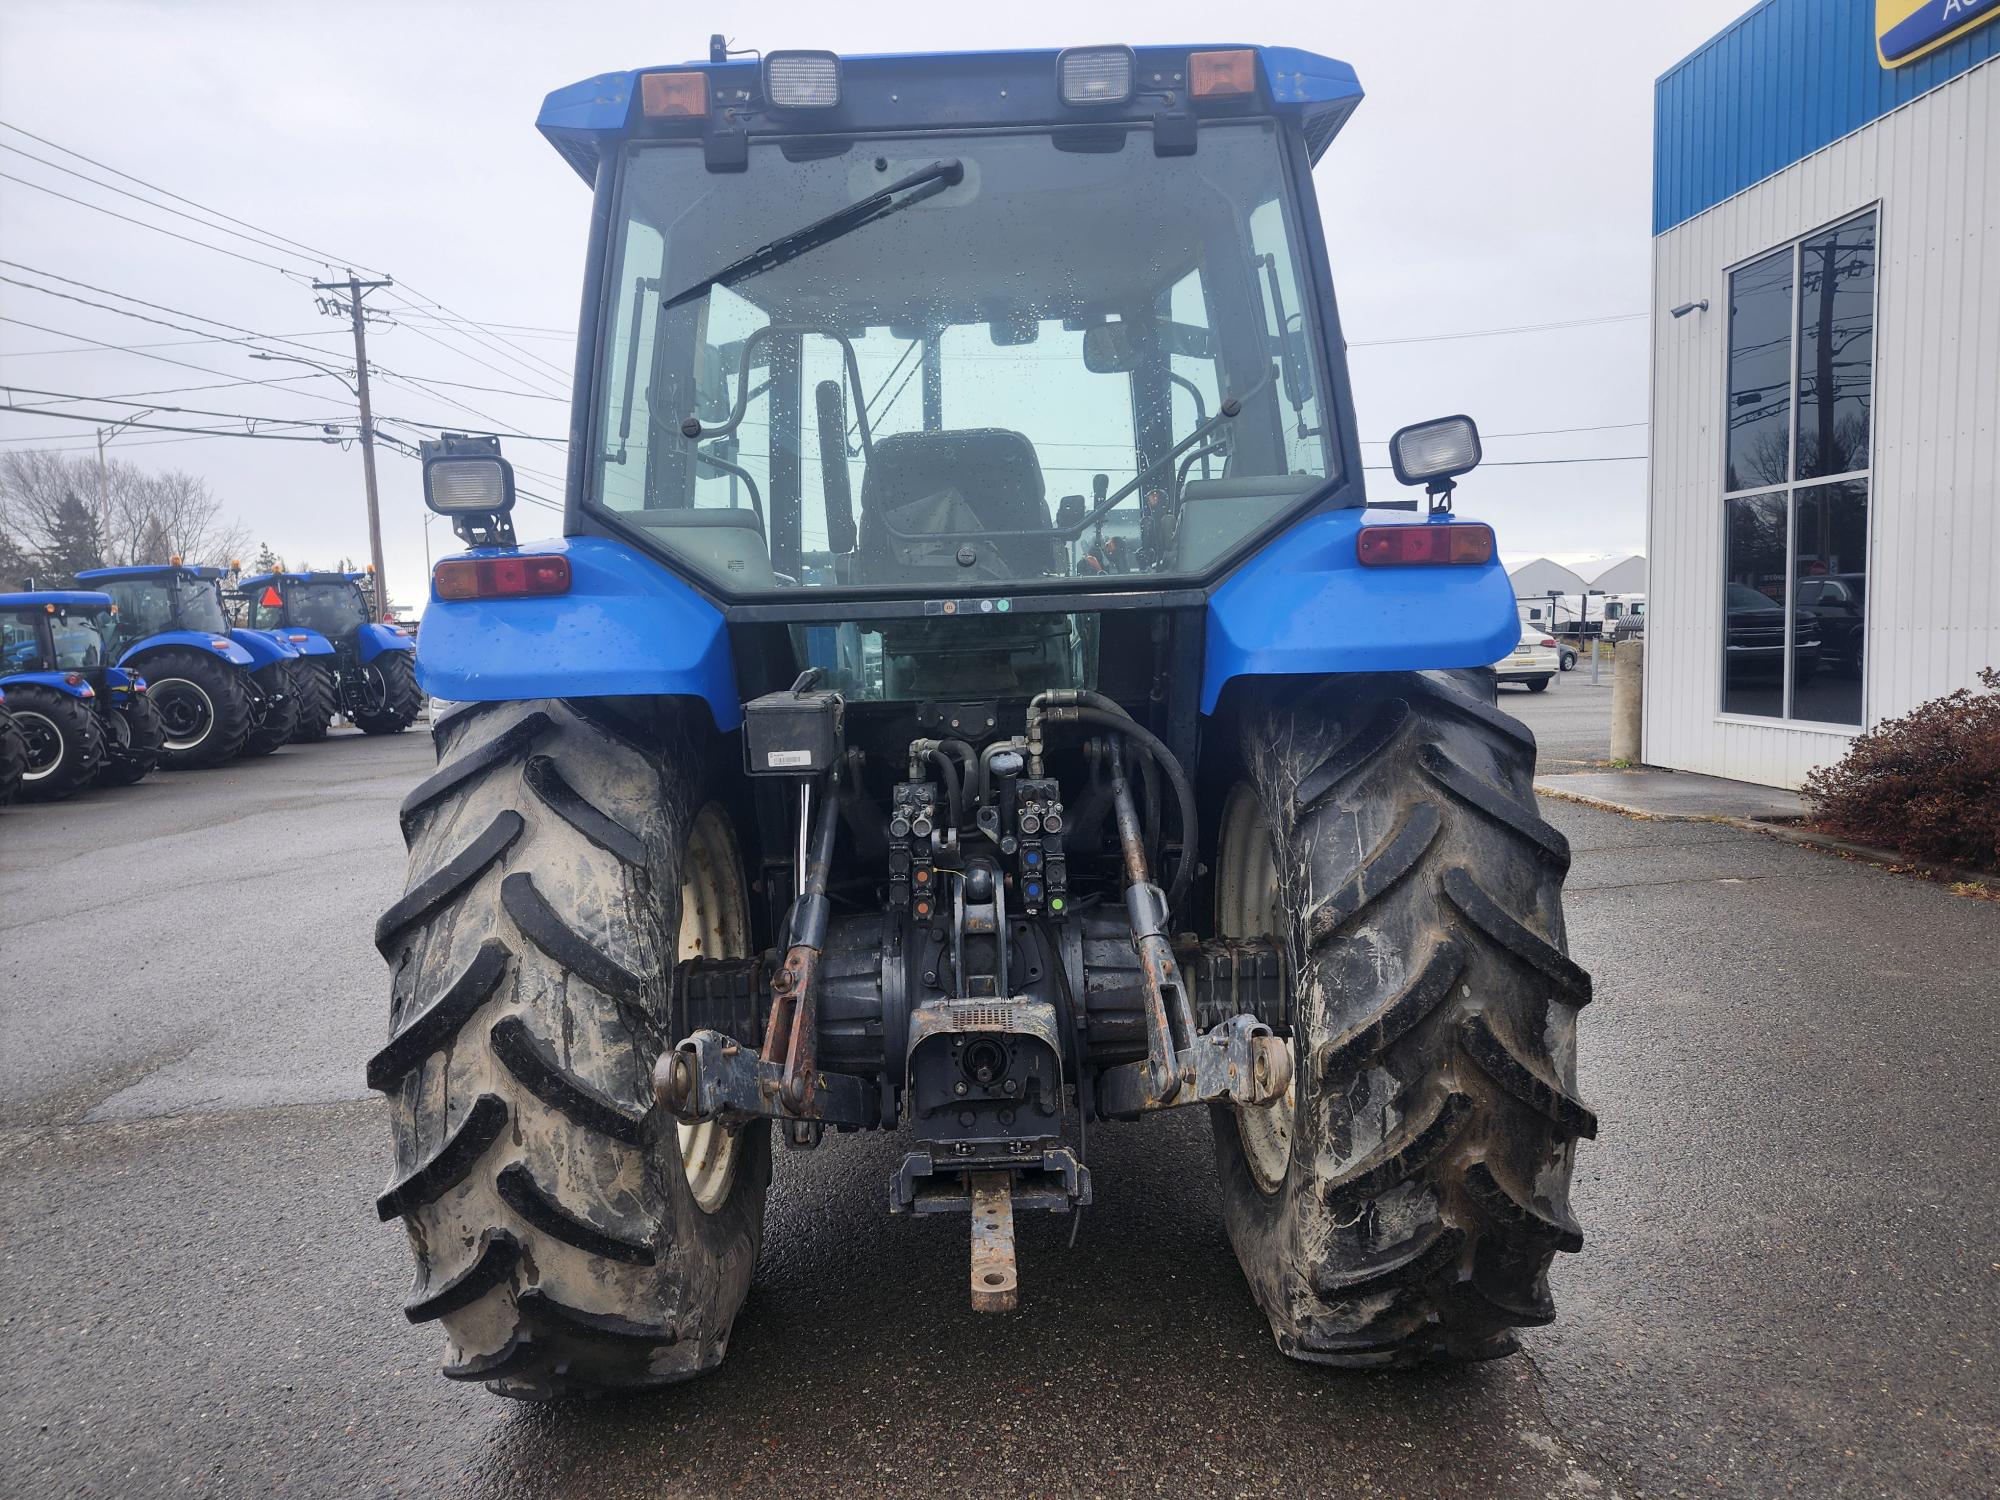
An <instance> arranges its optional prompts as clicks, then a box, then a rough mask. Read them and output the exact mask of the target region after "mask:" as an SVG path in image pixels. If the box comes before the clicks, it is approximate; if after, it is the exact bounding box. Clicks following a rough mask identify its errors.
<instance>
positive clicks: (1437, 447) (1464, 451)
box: [1389, 416, 1480, 494]
mask: <svg viewBox="0 0 2000 1500" xmlns="http://www.w3.org/2000/svg"><path fill="white" fill-rule="evenodd" d="M1479 458H1480V450H1479V427H1478V425H1477V424H1476V423H1475V422H1474V421H1473V420H1472V418H1470V417H1465V416H1458V417H1438V418H1436V419H1435V420H1434V421H1429V422H1417V423H1414V424H1412V425H1411V426H1408V427H1405V428H1403V429H1402V430H1401V431H1400V432H1398V433H1396V434H1395V436H1393V437H1391V438H1390V439H1389V463H1390V465H1391V466H1392V467H1393V468H1394V469H1395V471H1396V478H1397V480H1398V481H1400V482H1401V483H1403V484H1421V485H1423V486H1425V487H1426V488H1427V489H1429V490H1430V491H1431V492H1432V493H1433V494H1438V493H1442V492H1444V491H1447V490H1449V489H1450V488H1451V482H1452V481H1453V480H1454V479H1457V478H1458V477H1459V476H1460V475H1461V474H1469V473H1471V472H1472V471H1473V470H1474V469H1476V468H1478V467H1479Z"/></svg>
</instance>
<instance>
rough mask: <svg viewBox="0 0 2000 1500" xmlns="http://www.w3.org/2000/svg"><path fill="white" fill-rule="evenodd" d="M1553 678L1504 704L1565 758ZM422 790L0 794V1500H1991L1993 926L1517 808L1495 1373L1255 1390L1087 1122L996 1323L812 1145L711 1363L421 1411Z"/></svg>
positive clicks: (1792, 862)
mask: <svg viewBox="0 0 2000 1500" xmlns="http://www.w3.org/2000/svg"><path fill="white" fill-rule="evenodd" d="M1568 686H1569V680H1565V681H1563V682H1559V683H1558V684H1557V685H1556V686H1555V687H1554V688H1552V689H1551V691H1550V692H1549V693H1546V694H1541V695H1536V696H1535V697H1534V698H1532V699H1530V698H1529V696H1528V695H1526V694H1524V693H1507V694H1505V695H1504V697H1503V704H1504V706H1505V707H1507V708H1508V709H1509V710H1510V711H1514V712H1517V713H1519V714H1520V715H1521V716H1522V717H1523V718H1525V719H1527V720H1528V721H1529V722H1531V723H1535V722H1537V721H1538V719H1539V718H1541V717H1543V716H1545V715H1547V716H1550V717H1551V718H1553V716H1554V714H1555V712H1556V711H1558V710H1560V712H1561V714H1562V715H1565V716H1566V717H1565V718H1564V719H1563V721H1562V723H1561V724H1552V727H1554V728H1555V729H1556V731H1557V735H1558V736H1561V735H1564V734H1568V735H1570V736H1571V737H1572V738H1574V739H1577V740H1579V741H1581V739H1582V737H1583V736H1584V734H1585V733H1586V732H1587V725H1586V726H1585V727H1584V728H1576V727H1574V725H1575V724H1581V723H1583V720H1584V719H1585V718H1586V717H1587V712H1586V710H1585V709H1584V708H1583V707H1582V706H1581V699H1582V695H1581V694H1575V695H1572V694H1569V693H1567V692H1566V691H1565V690H1566V689H1567V688H1568ZM1605 701H1606V702H1607V704H1608V693H1606V695H1605ZM1572 721H1574V723H1572ZM1564 725H1569V726H1570V727H1567V728H1565V727H1563V726H1564ZM1552 748H1553V746H1552ZM1579 758H1581V757H1579ZM428 759H429V755H428V747H427V744H426V742H425V740H424V739H423V738H422V737H420V736H419V735H418V734H415V733H413V734H410V735H407V736H404V737H402V738H400V739H394V740H379V741H378V740H365V739H362V738H360V737H337V738H335V739H333V740H330V741H329V742H327V743H326V744H323V745H319V746H304V747H294V748H292V749H288V750H285V751H281V752H279V754H278V755H277V756H274V757H272V758H271V759H270V760H268V761H263V762H256V763H251V764H249V765H242V766H236V767H232V768H229V769H226V770H223V771H219V772H211V773H206V774H197V775H189V776H182V777H175V778H172V779H167V778H163V777H156V778H154V779H153V780H152V781H151V782H149V783H147V784H144V785H142V786H140V787H137V788H131V789H128V790H126V791H122V792H116V793H96V794H92V795H91V796H89V797H87V798H85V799H82V800H80V801H79V802H76V803H72V804H67V805H64V806H61V807H55V808H10V809H4V810H0V1036H4V1037H5V1038H6V1040H5V1042H4V1044H0V1100H4V1102H0V1275H4V1278H5V1284H6V1286H7V1287H8V1289H9V1292H10V1295H9V1297H8V1299H7V1303H6V1311H5V1314H4V1317H5V1322H4V1325H0V1494H5V1495H13V1494H19V1495H23V1496H28V1495H33V1496H38V1497H39V1496H68V1495H91V1496H151V1495H165V1494H173V1495H182V1494H208V1495H230V1496H235V1495H287V1496H290V1495H301V1496H307V1495H309V1496H322V1495H324V1496H354V1495H494V1496H536V1497H541V1496H548V1497H571V1496H576V1497H582V1496H592V1497H595V1496H605V1497H622V1496H638V1495H646V1496H674V1497H678V1496H697V1495H708V1494H716V1493H724V1494H727V1493H738V1492H755V1493H758V1494H760V1495H795V1494H799V1495H803V1494H816V1495H824V1494H832V1493H854V1494H880V1495H925V1496H949V1495H958V1494H965V1493H972V1492H980V1493H991V1494H996V1495H1005V1496H1013V1495H1067V1494H1105V1495H1125V1494H1139V1495H1151V1494H1173V1495H1180V1494H1245V1495H1262V1494H1279V1493H1282V1494H1286V1495H1290V1496H1298V1495H1318V1494H1330V1495H1356V1496H1376V1495H1411V1496H1432V1495H1436V1496H1460V1495H1463V1496H1496V1497H1515V1496H1583V1497H1597V1496H1610V1495H1625V1496H1639V1495H1645V1496H1672V1495H1699V1496H1709V1495H1732V1496H1733V1495H1757V1496H1762V1495H1805V1496H1850V1495H1851V1496H1952V1497H1957V1496H1978V1495H1992V1494H2000V1394H1996V1392H2000V1349H1996V1341H2000V1243H1996V1239H1995V1236H1994V1233H1993V1215H1994V1206H1995V1204H1996V1202H2000V1168H1996V1165H1995V1163H1996V1158H2000V1126H1997V1125H1996V1123H1995V1111H1996V1106H2000V1037H1997V1036H1996V1031H1997V1030H2000V1028H1996V1025H1995V1020H1996V1013H1995V994H1994V991H1995V988H1996V986H1995V980H1994V975H1995V974H1996V973H2000V906H1996V905H1993V904H1991V903H1981V902H1975V901H1971V900H1968V899H1965V898H1962V897H1958V896H1954V895H1952V894H1950V893H1949V892H1947V891H1944V890H1942V889H1940V888H1938V887H1935V886H1932V885H1928V884H1924V883H1920V882H1917V881H1913V880H1909V879H1905V878H1903V877H1900V876H1896V875H1892V874H1889V873H1887V872H1885V871H1881V870H1877V869H1874V868H1871V867H1867V866H1862V865H1857V864H1850V863H1847V862H1844V861H1841V860H1838V859H1833V858H1828V857H1825V856H1822V855H1819V854H1816V853H1813V852H1810V851H1807V850H1802V849H1798V848H1795V847H1793V846H1791V845H1787V844H1782V843H1779V842H1777V841H1775V840H1771V839H1767V838H1764V837H1762V836H1760V835H1757V834H1753V833H1746V832H1742V831H1739V830H1736V829H1732V828H1725V827H1720V826H1715V825H1706V824H1689V823H1646V822H1636V821H1629V820H1626V819H1624V818H1621V817H1618V816H1616V815H1614V814H1610V813H1604V812H1599V811H1596V810H1594V809H1590V808H1584V807H1578V806H1573V805H1570V804H1566V803H1561V802H1552V803H1548V804H1547V805H1546V806H1545V809H1544V810H1545V812H1546V813H1547V815H1548V816H1549V817H1550V818H1551V819H1552V820H1554V821H1555V822H1556V823H1557V824H1558V826H1560V827H1562V828H1563V829H1564V830H1565V831H1566V832H1567V833H1568V834H1569V836H1570V838H1571V840H1572V841H1573V843H1574V845H1575V848H1576V851H1577V859H1576V865H1575V868H1574V870H1573V872H1572V874H1571V877H1570V895H1569V918H1570V925H1571V939H1572V947H1573V951H1574V952H1575V953H1576V955H1577V956H1578V957H1579V959H1581V960H1582V961H1583V962H1584V963H1585V964H1586V965H1587V966H1588V967H1590V968H1591V969H1593V970H1594V971H1595V973H1596V976H1597V984H1598V988H1597V993H1598V999H1597V1002H1596V1004H1595V1005H1594V1006H1592V1008H1591V1009H1590V1010H1589V1011H1588V1012H1586V1014H1585V1017H1584V1023H1585V1024H1584V1028H1583V1080H1584V1091H1585V1093H1586V1095H1587V1096H1588V1098H1589V1099H1590V1101H1591V1103H1592V1104H1594V1105H1595V1106H1596V1108H1597V1109H1598V1111H1599V1113H1600V1115H1601V1117H1602V1132H1601V1135H1600V1137H1599V1139H1598V1141H1597V1142H1595V1143H1594V1144H1587V1145H1586V1146H1585V1147H1584V1148H1583V1151H1582V1155H1581V1166H1580V1168H1579V1172H1578V1178H1577V1185H1576V1208H1577V1213H1578V1217H1579V1218H1580V1219H1581V1220H1582V1222H1583V1224H1584V1227H1585V1230H1586V1234H1587V1236H1588V1241H1587V1243H1586V1245H1585V1247H1584V1251H1583V1253H1582V1254H1581V1255H1579V1256H1574V1257H1566V1258H1564V1259H1563V1260H1562V1261H1561V1263H1560V1264H1559V1265H1558V1267H1557V1271H1556V1282H1555V1289H1556V1297H1557V1303H1558V1307H1559V1309H1560V1317H1559V1319H1558V1321H1557V1322H1556V1323H1555V1325H1554V1326H1552V1327H1550V1328H1546V1329H1538V1330H1532V1331H1529V1332H1528V1333H1526V1334H1525V1335H1524V1340H1523V1342H1524V1345H1525V1354H1524V1355H1523V1356H1521V1357H1516V1358H1513V1359H1509V1360H1505V1361H1501V1362H1498V1363H1495V1364H1489V1365H1483V1366H1478V1367H1474V1368H1470V1369H1464V1370H1457V1371H1430V1372H1418V1373H1408V1374H1397V1375H1390V1376H1381V1375H1365V1376H1363V1375H1342V1374H1339V1373H1330V1372H1326V1371H1322V1370H1317V1369H1313V1368H1309V1367H1306V1366H1302V1365H1298V1364H1294V1363H1291V1362H1289V1361H1287V1360H1285V1359H1284V1358H1282V1357H1281V1356H1280V1355H1279V1354H1278V1353H1277V1352H1276V1350H1275V1349H1274V1348H1273V1347H1272V1345H1271V1342H1270V1339H1269V1337H1268V1335H1267V1333H1266V1332H1265V1329H1264V1326H1263V1322H1262V1319H1261V1317H1260V1316H1259V1315H1258V1314H1257V1312H1256V1310H1255V1308H1254V1307H1253V1306H1252V1304H1251V1302H1250V1300H1249V1297H1248V1294H1247V1293H1246V1292H1245V1290H1244V1288H1243V1285H1242V1281H1241V1277H1240V1275H1239V1274H1238V1272H1237V1269H1236V1266H1235V1263H1234V1261H1233V1259H1232V1257H1231V1255H1230V1252H1229V1248H1228V1245H1227V1243H1226V1241H1225V1240H1224V1238H1223V1234H1222V1229H1221V1224H1220V1221H1219V1218H1218V1207H1217V1201H1216V1195H1215V1192H1214V1189H1213V1187H1212V1175H1213V1174H1212V1171H1211V1167H1210V1160H1209V1157H1210V1146H1209V1141H1208V1133H1207V1125H1206V1122H1205V1121H1204V1120H1202V1119H1199V1118H1193V1117H1188V1116H1185V1115H1183V1116H1174V1117H1169V1118H1168V1119H1165V1120H1163V1121H1158V1122H1154V1123H1153V1124H1151V1125H1147V1126H1125V1127H1111V1128H1106V1129H1103V1130H1094V1131H1093V1132H1092V1137H1091V1145H1090V1152H1091V1160H1092V1168H1093V1172H1094V1173H1095V1176H1096V1181H1097V1189H1098V1199H1099V1202H1098V1206H1097V1207H1094V1208H1092V1209H1091V1210H1090V1211H1089V1212H1088V1213H1087V1214H1086V1215H1085V1216H1084V1220H1083V1223H1082V1226H1081V1232H1080V1234H1079V1236H1078V1238H1077V1242H1076V1245H1075V1248H1074V1249H1071V1248H1068V1247H1067V1246H1066V1244H1065V1241H1066V1238H1067V1235H1068V1231H1069V1221H1068V1220H1066V1219H1056V1218H1048V1217H1046V1216H1043V1217H1035V1218H1027V1217H1024V1218H1023V1220H1022V1228H1021V1273H1022V1309H1021V1311H1020V1312H1019V1313H1018V1314H1015V1315H1013V1316H1011V1317H1003V1318H978V1317H975V1316H974V1315H973V1314H972V1313H971V1312H970V1311H968V1310H967V1308H966V1305H965V1289H964V1288H965V1259H966V1242H965V1227H964V1225H963V1224H962V1223H961V1222H959V1221H956V1220H922V1221H910V1220H906V1219H893V1220H892V1219H890V1218H889V1217H888V1215H887V1214H886V1213H885V1212H884V1211H883V1207H884V1200H885V1183H886V1181H887V1177H888V1174H889V1172H890V1170H891V1168H892V1167H893V1165H894V1162H895V1160H896V1159H897V1156H898V1154H899V1152H898V1149H897V1145H896V1142H895V1141H894V1140H893V1139H891V1138H861V1137H849V1138H845V1139H841V1138H834V1139H830V1140H829V1141H828V1142H827V1143H826V1145H825V1146H824V1147H822V1149H821V1150H820V1151H818V1152H816V1153H813V1154H810V1155H805V1156H790V1155H784V1154H781V1156H780V1158H779V1161H778V1177H777V1183H776V1187H775V1190H774V1194H773V1197H772V1200H771V1212H770V1221H769V1227H768V1230H767V1235H766V1244H765V1250H764V1258H763V1262H762V1264H761V1265H760V1267H759V1270H758V1279H757V1285H756V1287H755V1289H754V1290H753V1291H752V1293H751V1297H750V1301H749V1303H748V1304H747V1306H746V1308H745V1310H744V1313H743V1315H742V1317H741V1319H740V1320H739V1322H738V1324H737V1331H736V1335H735V1338H734V1339H733V1341H732V1351H731V1354H730V1358H729V1361H728V1362H727V1364H725V1366H724V1367H723V1368H722V1370H721V1371H720V1372H718V1373H717V1374H716V1375H714V1376H712V1377H709V1378H707V1379H705V1380H702V1381H699V1382H697V1383H695V1384H692V1385H688V1386H683V1387H680V1388H678V1389H676V1390H673V1391H671V1392H668V1393H665V1394H663V1395H655V1396H651V1397H647V1398H643V1399H631V1400H617V1401H598V1402H574V1403H565V1404H561V1405H554V1406H548V1407H528V1406H521V1405H517V1404H514V1403H510V1402H505V1401H500V1400H497V1399H495V1398H493V1397H490V1396H487V1395H486V1394H485V1393H484V1392H483V1391H481V1390H479V1389H477V1388H466V1387H462V1386H455V1385H452V1384H449V1383H447V1382H446V1381H444V1380H442V1379H441V1378H439V1376H438V1375H437V1373H436V1364H437V1355H438V1348H437V1344H438V1340H437V1335H436V1333H435V1330H434V1329H431V1328H412V1327H410V1326H409V1325H408V1324H406V1323H405V1322H404V1321H403V1319H402V1317H401V1315H400V1312H399V1305H400V1303H401V1300H402V1298H403V1295H404V1292H405V1288H406V1286H407V1283H408V1280H409V1258H408V1254H407V1251H406V1249H405V1247H404V1245H403V1243H402V1239H401V1235H400V1233H399V1232H398V1231H396V1230H394V1229H393V1228H389V1227H385V1226H382V1225H379V1224H378V1223H376V1221H375V1216H374V1213H373V1211H372V1202H371V1200H372V1198H373V1195H374V1194H375V1192H376V1191H377V1190H378V1189H379V1187H380V1185H381V1182H382V1180H383V1178H384V1177H385V1175H386V1172H387V1162H388V1154H387V1131H386V1127H385V1125H384V1124H383V1122H382V1120H381V1118H380V1116H379V1110H378V1106H377V1105H376V1104H375V1103H374V1102H373V1100H372V1098H370V1097H369V1096H366V1095H365V1094H364V1091H363V1090H362V1088H361V1084H360V1069H361V1063H362V1060H363V1059H364V1058H365V1057H366V1056H367V1055H368V1053H369V1052H370V1051H371V1050H372V1049H373V1048H374V1047H375V1046H377V1045H378V1044H379V1039H380V1036H381V1033H382V1030H383V1027H384V1016H385V1008H384V998H385V993H386V987H385V985H384V984H383V982H382V981H383V974H382V972H381V969H380V961H379V960H378V959H377V958H376V956H375V954H374V951H373V949H372V947H371V945H370V942H369V932H370V925H371V923H372V921H373V918H374V915H375V913H376V912H377V911H378V910H379V908H380V907H381V906H382V905H383V904H385V903H386V902H387V901H388V900H389V899H391V897H392V896H393V895H394V894H395V893H396V892H397V891H398V890H399V889H400V884H401V854H400V847H399V841H398V839H397V836H396V831H395V819H394V807H395V804H396V802H397V801H398V800H399V799H400V797H401V795H402V793H403V791H404V790H405V789H406V788H407V787H408V786H409V785H410V784H411V783H412V782H414V781H415V780H416V779H418V778H419V777H420V776H421V775H422V774H423V772H424V770H425V769H426V767H427V763H428Z"/></svg>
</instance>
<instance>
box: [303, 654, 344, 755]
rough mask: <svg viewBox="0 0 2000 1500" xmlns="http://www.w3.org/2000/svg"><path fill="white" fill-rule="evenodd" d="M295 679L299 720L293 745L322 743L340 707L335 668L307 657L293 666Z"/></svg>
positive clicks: (318, 659)
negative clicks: (335, 681) (319, 741)
mask: <svg viewBox="0 0 2000 1500" xmlns="http://www.w3.org/2000/svg"><path fill="white" fill-rule="evenodd" d="M326 660H330V658H328V659H326ZM292 675H293V678H294V680H295V683H296V685H297V688H298V693H299V719H298V723H297V724H296V725H294V726H293V729H292V743H293V744H295V745H305V744H311V743H313V742H314V741H316V740H323V739H325V738H326V730H327V725H329V724H331V723H332V722H333V715H334V711H335V710H336V709H338V708H339V707H340V692H339V689H338V688H337V687H336V686H335V685H334V678H333V668H332V667H331V666H330V665H325V664H323V661H322V659H321V658H319V657H308V658H306V659H304V660H302V661H300V662H298V663H296V664H295V665H294V666H293V668H292Z"/></svg>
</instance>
